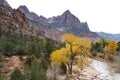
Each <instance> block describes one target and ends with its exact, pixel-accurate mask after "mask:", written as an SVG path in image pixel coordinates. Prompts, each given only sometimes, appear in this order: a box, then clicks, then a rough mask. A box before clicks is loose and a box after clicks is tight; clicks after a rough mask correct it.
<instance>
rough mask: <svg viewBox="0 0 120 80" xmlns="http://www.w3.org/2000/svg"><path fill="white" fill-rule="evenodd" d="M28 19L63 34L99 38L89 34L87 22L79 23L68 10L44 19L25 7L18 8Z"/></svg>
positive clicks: (94, 34)
mask: <svg viewBox="0 0 120 80" xmlns="http://www.w3.org/2000/svg"><path fill="white" fill-rule="evenodd" d="M18 9H19V10H20V11H22V12H23V13H24V14H25V15H26V16H27V18H28V19H30V20H32V21H35V22H39V23H41V24H44V25H47V26H49V27H51V28H55V29H57V30H59V31H61V32H64V33H72V34H75V35H77V36H80V37H90V38H99V37H100V36H99V35H98V34H96V33H94V32H91V31H90V29H89V26H88V24H87V22H85V23H84V22H80V20H79V19H78V18H77V17H76V16H74V15H73V14H72V13H71V12H70V11H69V10H66V11H65V12H64V13H63V14H62V15H59V16H57V17H51V18H48V19H47V18H45V17H43V16H38V15H37V14H35V13H33V12H30V11H29V10H28V8H27V7H26V6H20V7H19V8H18Z"/></svg>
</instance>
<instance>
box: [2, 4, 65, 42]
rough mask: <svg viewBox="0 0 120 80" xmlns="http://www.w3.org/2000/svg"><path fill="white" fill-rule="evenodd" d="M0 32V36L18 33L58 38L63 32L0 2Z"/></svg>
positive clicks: (27, 35) (35, 36) (28, 35)
mask: <svg viewBox="0 0 120 80" xmlns="http://www.w3.org/2000/svg"><path fill="white" fill-rule="evenodd" d="M25 10H26V11H25V12H28V10H27V9H25ZM29 16H30V15H29ZM33 19H34V18H33ZM0 34H2V36H5V35H14V34H18V35H21V36H26V37H33V38H37V37H47V38H52V39H55V40H58V39H60V37H61V36H62V34H63V33H62V32H60V31H58V30H57V29H53V28H50V27H48V26H45V25H43V24H40V23H37V22H35V21H33V20H29V19H28V17H26V15H25V14H24V13H23V12H21V11H20V10H19V9H17V10H16V9H12V8H11V7H8V6H3V4H0Z"/></svg>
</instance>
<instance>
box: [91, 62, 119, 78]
mask: <svg viewBox="0 0 120 80" xmlns="http://www.w3.org/2000/svg"><path fill="white" fill-rule="evenodd" d="M91 66H92V67H94V68H95V69H96V70H98V71H99V72H100V73H101V75H100V76H98V79H96V80H101V79H103V80H120V74H119V73H116V72H115V68H112V67H111V66H109V65H108V64H106V63H104V62H100V61H97V60H93V63H92V64H91ZM100 78H101V79H100Z"/></svg>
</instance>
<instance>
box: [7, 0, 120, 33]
mask: <svg viewBox="0 0 120 80" xmlns="http://www.w3.org/2000/svg"><path fill="white" fill-rule="evenodd" d="M7 2H8V3H9V4H10V5H11V7H12V8H18V7H19V5H26V6H27V7H28V8H29V10H30V11H33V12H35V13H37V14H38V15H43V16H44V17H46V18H48V17H52V16H58V15H61V14H62V13H63V12H64V11H66V10H70V12H71V13H73V14H74V15H75V16H77V17H78V18H79V19H80V21H81V22H85V21H87V22H88V25H89V28H90V30H91V31H97V32H101V31H102V32H108V33H120V30H119V28H120V0H7Z"/></svg>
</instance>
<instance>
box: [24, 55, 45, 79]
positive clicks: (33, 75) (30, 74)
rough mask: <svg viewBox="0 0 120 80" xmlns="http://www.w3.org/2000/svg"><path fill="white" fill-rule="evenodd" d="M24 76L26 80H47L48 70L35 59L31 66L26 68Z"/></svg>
mask: <svg viewBox="0 0 120 80" xmlns="http://www.w3.org/2000/svg"><path fill="white" fill-rule="evenodd" d="M24 74H25V79H26V80H47V76H46V70H45V69H44V68H43V66H41V62H40V61H39V59H37V58H35V57H34V58H33V59H32V60H31V64H29V65H26V66H25V72H24Z"/></svg>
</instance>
